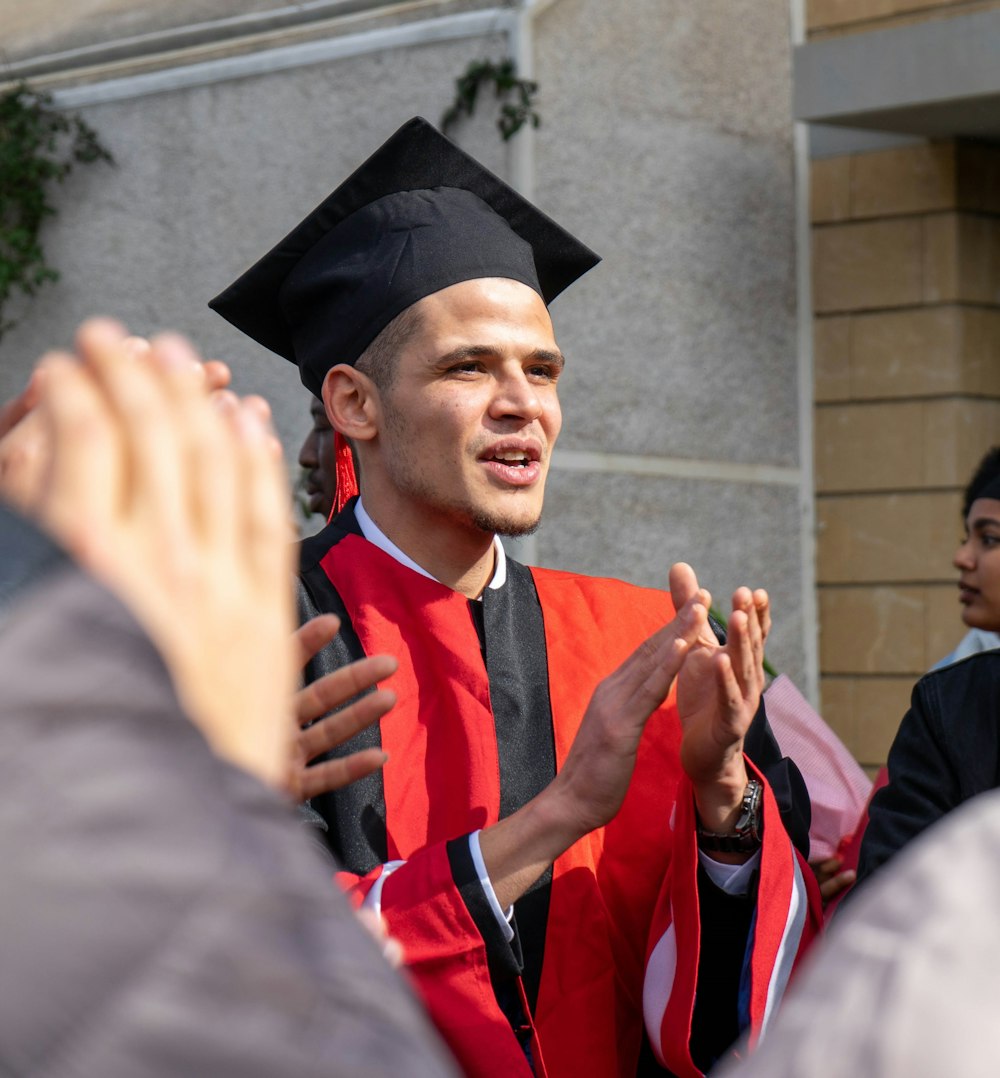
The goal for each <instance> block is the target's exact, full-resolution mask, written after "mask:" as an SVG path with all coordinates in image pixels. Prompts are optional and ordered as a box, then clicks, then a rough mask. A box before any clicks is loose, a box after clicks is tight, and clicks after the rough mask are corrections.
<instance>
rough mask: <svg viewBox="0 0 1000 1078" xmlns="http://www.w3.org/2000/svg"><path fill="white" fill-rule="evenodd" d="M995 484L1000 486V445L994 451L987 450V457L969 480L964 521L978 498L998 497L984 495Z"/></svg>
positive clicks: (963, 508)
mask: <svg viewBox="0 0 1000 1078" xmlns="http://www.w3.org/2000/svg"><path fill="white" fill-rule="evenodd" d="M994 484H997V485H998V486H1000V445H995V446H993V448H992V449H989V450H987V452H986V455H985V456H984V457H983V459H982V460H981V461H980V462H979V466H978V467H977V468H976V471H975V474H974V475H973V477H972V478H971V479H970V480H969V485H968V486H967V487H966V488H965V493H964V495H963V497H962V519H963V520H965V519H966V517H968V515H969V510H970V509H971V508H972V503H973V502H974V501H976V499H977V498H982V497H987V498H993V497H996V495H994V494H992V493H989V494H984V493H983V492H984V491H985V490H986V488H987V487H991V486H993V485H994Z"/></svg>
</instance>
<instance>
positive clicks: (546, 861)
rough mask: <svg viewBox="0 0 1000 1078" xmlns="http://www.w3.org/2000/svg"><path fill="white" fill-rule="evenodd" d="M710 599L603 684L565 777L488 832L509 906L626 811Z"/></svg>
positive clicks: (499, 892)
mask: <svg viewBox="0 0 1000 1078" xmlns="http://www.w3.org/2000/svg"><path fill="white" fill-rule="evenodd" d="M710 601H711V600H710V597H709V595H708V593H707V592H705V591H698V592H697V593H696V594H695V595H693V596H692V597H691V598H690V599H689V600H688V601H687V602H686V603H685V604H684V606H683V607H682V608H681V610H680V611H679V612H678V613H677V615H676V617H675V618H674V620H673V621H671V622H670V623H669V624H668V625H665V626H664V627H663V628H662V629H660V630H659V632H657V633H655V634H654V635H653V636H651V637H650V638H649V639H648V640H646V641H644V642H643V643H642V644H640V645H639V647H638V648H636V650H635V651H634V652H633V653H632V654H631V655H630V656H629V657H628V658H627V659H626V660H625V662H623V663H622V665H621V666H619V667H618V669H617V670H615V671H614V673H612V674H609V675H608V677H606V678H605V679H604V680H603V681H602V682H601V683H600V684H599V685H598V686H597V688H596V689H595V690H594V694H593V696H592V697H591V700H590V704H589V705H588V707H587V710H586V712H585V713H584V716H583V721H582V722H581V724H580V729H579V731H578V732H577V735H576V739H575V740H574V742H573V747H572V748H571V749H570V751H569V755H568V756H567V758H566V762H565V763H564V764H563V766H562V769H561V770H560V771H559V774H558V775H556V777H555V778H554V779H553V780H552V782H551V783H550V784H549V785H548V786H547V787H546V788H545V789H544V790H543V791H542V792H541V793H540V794H539V795H538V796H537V797H536V798H534V799H533V800H532V801H529V802H528V804H527V805H525V806H524V807H523V808H522V809H520V810H518V811H517V812H515V813H513V814H512V815H511V816H508V817H507V818H506V819H504V820H501V821H500V822H499V823H496V824H494V825H493V826H492V827H488V828H486V829H485V830H484V831H482V832H481V834H480V836H479V846H480V850H481V852H482V855H483V861H484V863H485V865H486V869H487V872H488V873H489V876H490V881H491V883H492V884H493V890H494V892H495V893H496V896H497V900H498V901H499V902H500V905H501V906H502V907H504V908H506V907H507V906H509V905H511V904H512V903H513V902H515V901H516V900H517V899H518V898H520V896H521V895H522V894H523V893H524V892H525V891H526V890H527V889H528V888H529V887H530V886H531V884H532V883H534V881H535V880H536V879H537V878H538V877H539V876H540V875H541V874H542V873H543V872H544V871H545V869H546V868H547V867H548V866H549V865H550V864H551V863H552V862H553V861H554V860H555V859H556V858H557V857H558V856H559V855H560V854H561V853H563V851H565V850H567V849H569V847H570V846H571V845H572V844H573V843H574V842H576V841H577V840H578V839H580V838H582V837H583V836H584V835H586V834H588V833H589V832H590V831H593V830H595V829H596V828H598V827H603V826H604V825H605V824H607V823H609V822H610V821H611V820H612V819H613V818H614V816H615V814H616V813H617V812H618V810H619V808H621V804H622V802H623V801H624V799H625V794H626V793H627V792H628V787H629V782H630V781H631V779H632V771H633V769H634V767H635V759H636V754H637V752H638V750H639V742H640V740H641V738H642V733H643V731H644V730H645V728H646V723H647V721H648V720H649V717H650V715H652V714H653V712H654V711H655V710H656V709H657V708H658V707H659V706H660V705H661V704H662V703H663V701H664V700H665V699H666V698H667V694H668V693H669V692H670V687H671V685H672V684H673V682H674V678H675V677H676V676H677V673H678V671H679V670H680V668H681V666H682V665H683V663H684V659H685V656H686V655H687V651H688V649H689V647H691V645H692V644H693V643H694V642H695V641H696V640H697V639H698V638H699V636H700V635H701V634H702V633H704V632H705V631H706V624H707V617H708V607H709V604H710Z"/></svg>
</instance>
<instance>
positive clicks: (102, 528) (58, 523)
mask: <svg viewBox="0 0 1000 1078" xmlns="http://www.w3.org/2000/svg"><path fill="white" fill-rule="evenodd" d="M43 363H44V365H45V380H44V390H43V392H42V395H41V401H40V403H39V407H38V414H39V418H40V420H41V422H42V436H43V437H44V439H45V441H46V442H47V444H48V446H49V453H48V473H47V476H46V479H45V482H44V484H43V488H44V489H43V491H41V492H40V498H39V501H38V503H37V504H36V505H35V506H34V507H32V508H33V509H34V511H35V512H36V513H37V515H38V518H39V520H40V522H41V523H42V524H43V525H44V526H45V527H47V528H48V529H49V530H50V531H52V532H53V534H54V535H55V536H56V537H57V538H58V539H59V540H60V541H61V542H62V543H64V544H65V545H66V546H67V547H68V548H69V549H70V550H71V551H72V552H73V553H74V554H75V555H76V556H77V557H78V558H79V559H80V560H81V561H82V562H83V563H84V564H85V565H86V566H87V567H88V568H91V569H97V570H100V569H101V568H102V566H101V565H100V564H95V563H94V562H95V559H97V561H98V562H99V561H100V560H101V555H100V550H101V549H103V543H104V540H105V538H106V537H107V536H108V534H109V533H110V532H111V530H112V529H113V528H114V526H115V523H116V520H117V517H118V515H119V513H120V507H121V502H122V485H123V479H124V469H123V467H122V454H121V444H120V439H119V438H118V436H117V431H116V427H115V425H114V421H113V417H112V415H111V413H110V411H109V408H108V405H107V401H106V400H105V399H104V397H103V396H102V394H101V393H100V391H99V389H98V387H97V386H96V384H95V383H94V381H93V379H91V378H90V377H88V376H87V375H86V373H85V372H84V371H83V370H82V369H81V368H80V366H79V364H78V363H76V362H75V360H73V358H72V357H71V356H68V355H64V354H55V353H54V354H52V355H50V356H47V357H46V358H45V359H44V360H43Z"/></svg>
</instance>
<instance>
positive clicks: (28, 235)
mask: <svg viewBox="0 0 1000 1078" xmlns="http://www.w3.org/2000/svg"><path fill="white" fill-rule="evenodd" d="M94 161H107V162H108V163H113V160H112V157H111V154H110V153H108V151H107V150H106V149H105V148H104V147H103V146H102V145H101V144H100V142H99V141H98V139H97V134H96V132H94V131H93V130H92V129H91V128H90V127H89V126H88V125H87V124H86V123H84V121H83V120H81V119H80V118H79V117H78V116H74V115H69V114H66V113H63V112H59V111H57V110H56V109H55V108H54V107H53V105H52V97H51V95H50V94H46V93H38V92H36V91H34V90H31V89H29V87H28V86H27V85H26V84H25V83H19V84H18V85H16V86H14V87H13V88H12V89H10V90H7V91H6V92H5V93H3V94H0V336H2V334H3V333H4V332H5V331H7V330H9V329H10V328H11V326H13V324H14V323H13V322H12V321H10V320H6V319H5V318H4V316H3V309H4V307H5V305H6V303H7V301H8V300H9V299H10V296H11V294H12V292H13V291H14V290H15V289H19V290H20V291H21V292H23V293H26V294H27V295H29V296H31V295H34V294H35V292H36V291H37V289H38V288H40V287H41V286H42V285H43V284H45V282H46V281H55V280H58V278H59V274H58V272H57V271H56V270H55V269H54V268H53V267H51V266H50V265H48V264H47V263H46V261H45V253H44V251H43V250H42V246H41V243H40V241H39V232H40V230H41V227H42V223H43V222H44V220H45V219H46V218H47V217H51V216H52V215H53V214H54V213H55V212H56V211H55V207H54V206H53V205H52V203H51V202H50V200H49V198H50V191H51V184H52V182H53V181H58V182H61V181H62V180H64V179H65V178H66V176H67V175H68V174H69V173H70V171H71V170H72V168H73V166H74V164H91V163H93V162H94Z"/></svg>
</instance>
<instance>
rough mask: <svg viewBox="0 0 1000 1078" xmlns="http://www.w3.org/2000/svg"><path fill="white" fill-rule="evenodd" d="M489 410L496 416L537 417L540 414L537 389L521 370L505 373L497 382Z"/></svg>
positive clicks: (540, 403)
mask: <svg viewBox="0 0 1000 1078" xmlns="http://www.w3.org/2000/svg"><path fill="white" fill-rule="evenodd" d="M490 411H491V413H492V414H493V415H494V416H496V417H498V418H500V417H503V416H517V417H518V418H521V419H528V420H532V419H537V418H538V417H539V416H540V415H541V414H542V402H541V399H540V398H539V396H538V389H537V387H536V386H535V385H534V384H533V383H532V382H530V381H529V380H528V377H527V375H526V374H525V373H524V372H523V371H517V372H513V373H509V374H505V375H504V376H503V377H502V378H501V379H500V380H499V381H498V383H497V389H496V393H495V394H494V397H493V403H492V407H491V409H490Z"/></svg>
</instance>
